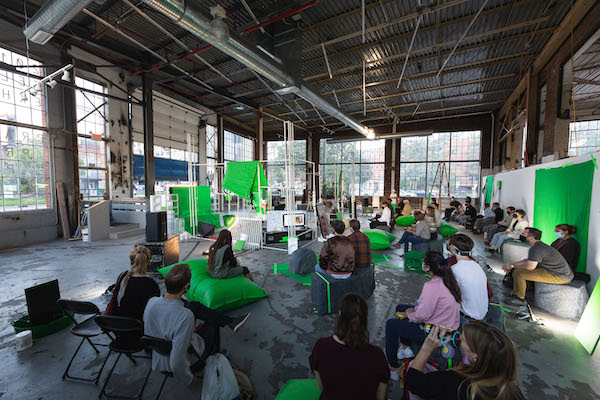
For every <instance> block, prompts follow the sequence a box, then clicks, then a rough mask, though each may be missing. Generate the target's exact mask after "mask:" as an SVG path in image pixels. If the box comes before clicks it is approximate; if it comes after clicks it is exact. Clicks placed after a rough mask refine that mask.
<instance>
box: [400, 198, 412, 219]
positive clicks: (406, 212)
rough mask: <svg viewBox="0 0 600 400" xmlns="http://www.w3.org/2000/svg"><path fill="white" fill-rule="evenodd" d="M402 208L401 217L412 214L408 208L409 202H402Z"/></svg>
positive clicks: (406, 200)
mask: <svg viewBox="0 0 600 400" xmlns="http://www.w3.org/2000/svg"><path fill="white" fill-rule="evenodd" d="M403 203H404V206H403V207H402V215H404V216H406V215H412V213H413V209H412V207H411V206H410V201H408V199H405V200H404V201H403Z"/></svg>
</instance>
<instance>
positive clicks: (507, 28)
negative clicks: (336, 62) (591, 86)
mask: <svg viewBox="0 0 600 400" xmlns="http://www.w3.org/2000/svg"><path fill="white" fill-rule="evenodd" d="M549 19H550V17H549V16H545V17H540V18H536V19H532V20H529V21H524V22H520V23H517V24H513V25H509V26H504V27H501V28H496V29H491V30H486V31H485V32H481V33H477V34H474V35H471V36H467V37H465V38H464V39H463V40H464V41H469V40H474V39H480V38H482V37H486V36H491V35H496V34H498V33H502V32H506V31H511V30H514V29H521V28H524V27H526V26H529V25H536V24H538V23H541V22H546V21H548V20H549ZM442 25H443V23H442ZM435 29H436V28H435V25H432V26H429V27H426V28H421V29H420V30H419V33H421V34H423V33H425V32H429V31H435ZM411 35H412V32H407V33H403V34H400V35H397V36H391V37H388V38H385V39H381V40H379V41H377V42H372V43H366V44H364V45H362V44H361V45H358V46H354V47H351V48H349V49H346V50H342V51H338V52H332V53H329V54H327V56H328V57H329V60H330V61H331V60H332V59H334V58H336V57H340V56H344V55H348V54H350V53H354V52H357V51H360V50H363V49H365V48H367V47H372V46H375V45H381V44H383V43H387V42H393V41H398V40H402V39H407V38H409V37H410V36H411ZM458 42H459V40H458V39H454V40H448V41H446V42H442V43H439V44H434V45H431V46H425V47H422V48H420V49H414V50H413V53H417V52H423V51H429V50H432V49H436V48H438V47H440V46H452V45H455V44H456V43H458ZM398 56H399V57H404V56H406V53H403V54H402V55H398ZM398 56H397V57H398ZM321 60H323V57H322V56H319V57H316V58H313V59H310V60H307V61H303V62H302V65H303V66H304V65H310V64H314V63H316V62H320V61H321Z"/></svg>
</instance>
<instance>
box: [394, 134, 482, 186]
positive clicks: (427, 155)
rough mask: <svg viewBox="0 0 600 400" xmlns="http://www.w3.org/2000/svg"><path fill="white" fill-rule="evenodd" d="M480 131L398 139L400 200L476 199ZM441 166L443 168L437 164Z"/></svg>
mask: <svg viewBox="0 0 600 400" xmlns="http://www.w3.org/2000/svg"><path fill="white" fill-rule="evenodd" d="M480 143H481V131H466V132H436V133H433V134H432V135H430V136H415V137H407V138H402V139H401V152H400V193H399V195H400V196H410V197H426V196H428V195H429V193H430V192H432V196H433V197H437V196H438V195H439V193H440V177H441V174H442V172H444V180H443V183H442V185H441V190H442V196H448V182H447V180H446V176H449V177H450V181H449V184H450V185H449V186H450V195H451V196H457V197H466V196H471V197H476V196H477V194H478V191H479V169H480V153H479V152H480ZM442 162H444V163H445V164H441V163H442Z"/></svg>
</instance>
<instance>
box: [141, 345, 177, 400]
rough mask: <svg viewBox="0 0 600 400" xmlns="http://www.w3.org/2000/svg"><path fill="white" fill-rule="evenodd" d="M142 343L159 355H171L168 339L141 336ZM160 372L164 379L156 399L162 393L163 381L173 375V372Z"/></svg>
mask: <svg viewBox="0 0 600 400" xmlns="http://www.w3.org/2000/svg"><path fill="white" fill-rule="evenodd" d="M142 343H143V344H144V345H145V346H146V347H148V348H150V349H152V350H154V351H156V352H157V353H158V354H160V355H161V356H165V357H170V355H171V348H172V347H173V343H172V342H171V341H170V340H166V339H161V338H157V337H153V336H143V337H142ZM160 373H161V374H163V375H164V376H165V379H163V381H162V384H161V385H160V389H159V391H158V394H157V395H156V400H158V398H159V397H160V394H161V393H162V390H163V388H164V387H165V383H166V382H167V378H169V377H171V378H172V377H173V373H172V372H169V371H160Z"/></svg>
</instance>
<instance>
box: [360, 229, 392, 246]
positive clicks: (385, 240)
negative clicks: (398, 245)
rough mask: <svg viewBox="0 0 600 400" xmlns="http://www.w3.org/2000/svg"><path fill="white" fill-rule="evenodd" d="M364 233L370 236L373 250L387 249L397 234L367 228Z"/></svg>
mask: <svg viewBox="0 0 600 400" xmlns="http://www.w3.org/2000/svg"><path fill="white" fill-rule="evenodd" d="M363 233H364V234H365V235H367V236H368V237H369V241H370V242H371V250H385V249H387V248H388V247H390V243H392V242H393V241H394V240H395V239H396V236H394V235H392V234H391V233H389V232H386V231H384V230H381V229H367V230H366V231H364V232H363Z"/></svg>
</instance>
